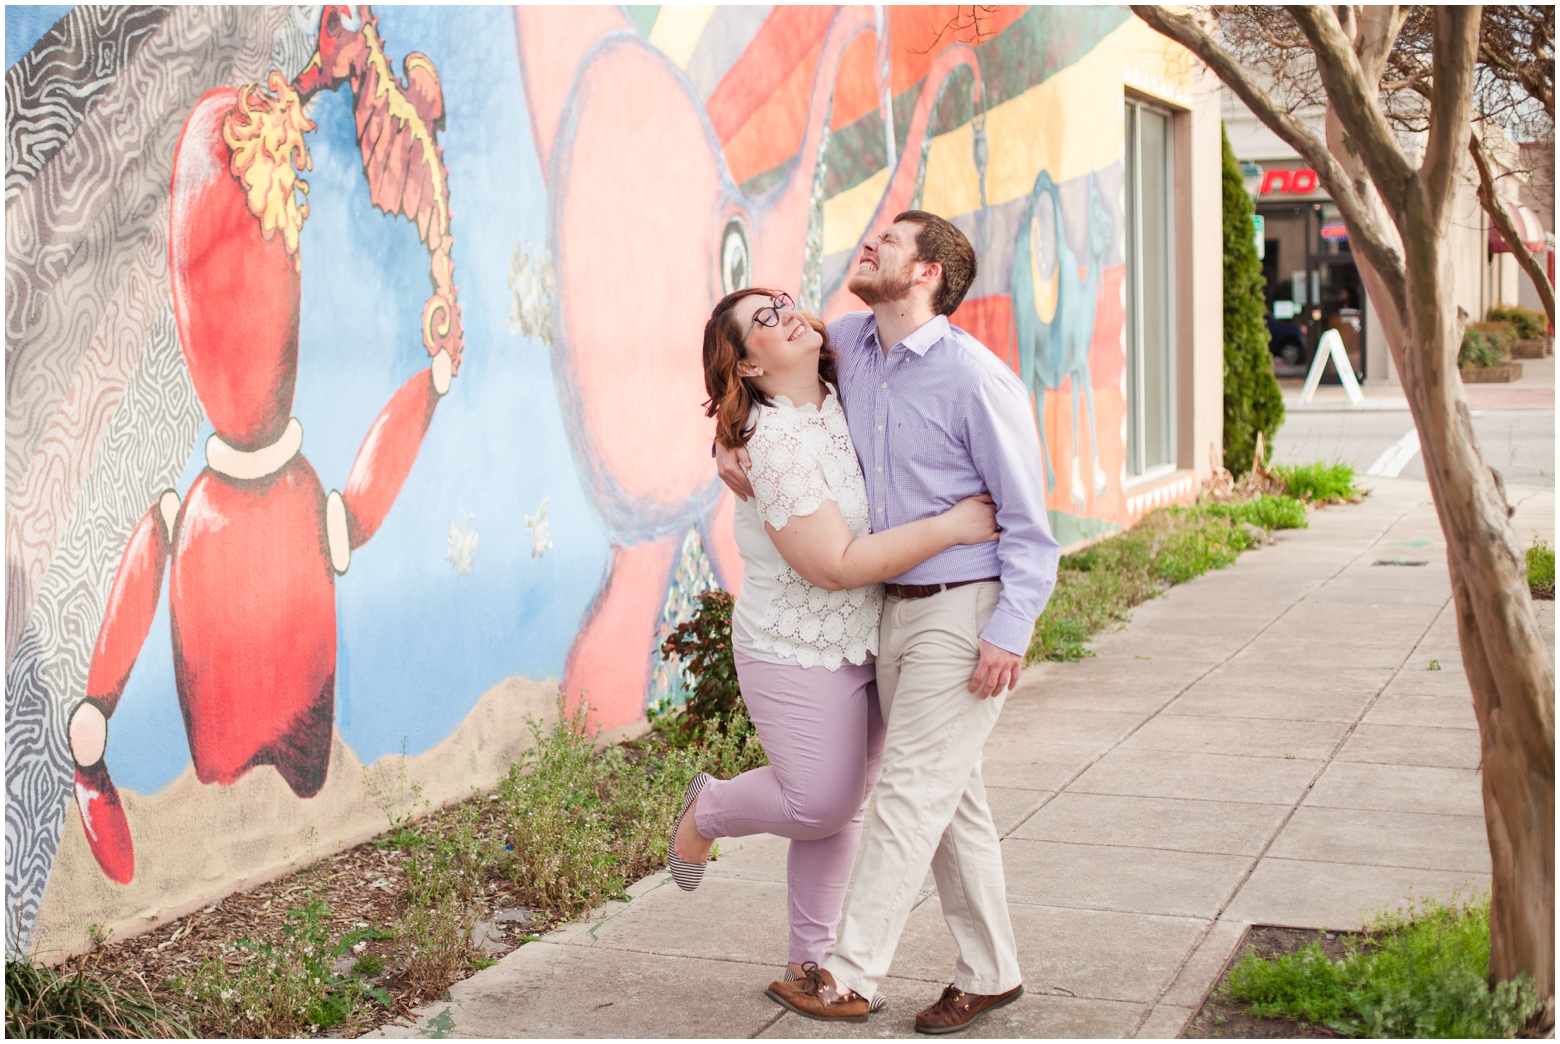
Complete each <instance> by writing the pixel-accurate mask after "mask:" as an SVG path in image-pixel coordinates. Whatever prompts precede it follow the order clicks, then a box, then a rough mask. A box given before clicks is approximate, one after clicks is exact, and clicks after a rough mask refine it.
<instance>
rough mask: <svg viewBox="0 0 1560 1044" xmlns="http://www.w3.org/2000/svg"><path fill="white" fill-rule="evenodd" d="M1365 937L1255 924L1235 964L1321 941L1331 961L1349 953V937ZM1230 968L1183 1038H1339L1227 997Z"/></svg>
mask: <svg viewBox="0 0 1560 1044" xmlns="http://www.w3.org/2000/svg"><path fill="white" fill-rule="evenodd" d="M1351 938H1352V939H1355V940H1358V939H1361V938H1363V936H1360V935H1351V934H1349V933H1347V932H1318V931H1312V930H1310V929H1306V928H1278V927H1275V926H1273V925H1268V924H1258V925H1253V926H1252V927H1251V930H1250V931H1248V932H1247V933H1246V938H1245V939H1244V940H1243V941H1242V942H1241V944H1240V951H1239V952H1238V953H1236V954H1235V956H1234V957H1233V958H1231V960H1230V966H1231V967H1233V966H1234V965H1235V964H1236V963H1237V962H1238V961H1239V960H1240V958H1241V957H1242V956H1243V955H1244V954H1245V952H1246V951H1247V950H1256V951H1257V956H1258V957H1282V956H1284V955H1285V954H1290V953H1294V952H1295V951H1296V950H1298V949H1300V948H1301V947H1302V946H1304V945H1305V944H1306V943H1310V942H1315V943H1319V944H1320V945H1321V947H1322V952H1323V953H1325V954H1326V955H1327V956H1328V958H1329V959H1331V960H1335V961H1336V960H1341V959H1342V958H1343V956H1344V954H1345V952H1346V950H1345V948H1344V940H1345V939H1351ZM1228 978H1229V969H1228V968H1226V969H1225V971H1224V974H1222V975H1220V976H1219V981H1218V982H1216V983H1214V985H1213V989H1211V990H1209V991H1208V999H1207V1000H1206V1001H1204V1002H1203V1006H1202V1009H1201V1010H1200V1011H1198V1012H1197V1015H1196V1017H1194V1018H1193V1019H1192V1021H1191V1022H1190V1023H1189V1024H1188V1025H1187V1027H1186V1030H1185V1032H1184V1033H1182V1034H1181V1036H1183V1037H1200V1038H1212V1037H1244V1038H1260V1039H1264V1040H1272V1039H1277V1038H1292V1037H1337V1036H1339V1034H1337V1033H1335V1032H1333V1031H1332V1030H1330V1029H1328V1028H1327V1027H1326V1026H1320V1025H1317V1024H1316V1023H1314V1022H1297V1021H1295V1020H1293V1019H1258V1018H1254V1017H1253V1016H1251V1015H1250V1014H1248V1013H1247V1011H1246V1006H1245V1005H1244V1004H1241V1003H1240V1002H1239V1001H1235V1000H1228V999H1225V997H1226V994H1225V992H1224V984H1225V981H1226V980H1227V979H1228Z"/></svg>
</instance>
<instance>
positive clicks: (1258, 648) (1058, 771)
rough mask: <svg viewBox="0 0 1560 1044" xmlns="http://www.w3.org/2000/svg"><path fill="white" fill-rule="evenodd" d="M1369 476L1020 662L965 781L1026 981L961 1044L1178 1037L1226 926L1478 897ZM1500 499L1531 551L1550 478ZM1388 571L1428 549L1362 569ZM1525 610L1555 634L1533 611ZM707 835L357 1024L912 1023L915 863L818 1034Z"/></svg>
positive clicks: (772, 913)
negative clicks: (1230, 554) (876, 944)
mask: <svg viewBox="0 0 1560 1044" xmlns="http://www.w3.org/2000/svg"><path fill="white" fill-rule="evenodd" d="M1372 481H1374V483H1375V487H1376V488H1375V492H1374V494H1373V495H1371V496H1370V497H1368V498H1366V500H1365V501H1364V502H1363V503H1362V504H1359V505H1357V506H1351V507H1335V508H1328V509H1326V510H1324V511H1319V512H1316V513H1314V514H1313V515H1312V516H1311V525H1310V528H1309V529H1307V530H1303V531H1298V532H1290V533H1282V534H1280V535H1279V538H1278V541H1277V543H1276V544H1274V545H1273V546H1271V547H1268V548H1264V549H1262V550H1259V551H1254V552H1250V553H1248V554H1246V555H1244V556H1242V558H1241V559H1240V561H1239V562H1238V563H1237V564H1236V565H1234V566H1232V567H1230V568H1228V569H1224V570H1220V571H1217V572H1214V573H1211V574H1208V575H1206V576H1204V577H1201V578H1199V579H1197V580H1195V581H1193V582H1191V583H1189V584H1184V585H1182V586H1180V587H1177V588H1175V589H1173V590H1172V591H1171V592H1169V594H1168V595H1166V596H1165V597H1163V598H1160V599H1155V600H1153V601H1150V602H1148V603H1147V604H1145V605H1143V606H1140V607H1139V608H1138V609H1137V610H1136V611H1135V613H1134V617H1133V620H1132V622H1131V623H1130V624H1129V625H1128V626H1127V627H1126V628H1124V629H1123V630H1121V631H1119V632H1116V633H1114V634H1110V635H1106V636H1103V637H1102V638H1100V639H1099V640H1098V641H1096V642H1094V643H1093V647H1094V648H1095V650H1096V651H1097V653H1098V656H1097V658H1095V659H1090V660H1086V661H1084V662H1082V663H1076V664H1051V663H1048V664H1040V665H1037V666H1035V667H1033V668H1031V669H1030V670H1029V671H1027V672H1026V673H1025V675H1024V680H1023V682H1022V684H1021V685H1020V687H1019V689H1018V690H1017V691H1016V692H1014V693H1013V694H1012V695H1011V696H1010V698H1009V701H1008V705H1007V707H1006V709H1005V711H1004V713H1003V715H1002V719H1001V721H1000V722H999V724H998V726H997V728H996V731H995V732H994V733H993V735H992V737H991V740H990V742H989V743H988V744H987V747H986V756H985V778H986V783H987V786H988V788H989V793H990V799H991V806H992V809H993V811H994V813H995V815H996V818H997V825H998V828H999V829H1000V830H1001V831H1002V833H1003V835H1004V842H1003V853H1004V859H1005V862H1006V868H1007V881H1008V897H1009V902H1010V906H1011V909H1012V917H1013V926H1014V929H1015V931H1016V933H1017V936H1018V944H1019V957H1020V961H1021V962H1022V964H1023V968H1024V979H1025V986H1026V992H1025V996H1024V997H1023V998H1022V999H1020V1000H1019V1001H1018V1002H1017V1003H1015V1004H1012V1005H1010V1006H1008V1007H1007V1008H1004V1009H1002V1010H1001V1011H999V1012H996V1013H993V1014H992V1015H990V1016H987V1017H986V1018H985V1019H983V1020H982V1021H981V1022H979V1023H977V1025H976V1026H975V1027H973V1028H972V1030H971V1031H970V1033H971V1034H972V1035H976V1036H990V1037H1101V1036H1102V1037H1130V1036H1141V1037H1170V1036H1175V1035H1176V1034H1178V1033H1179V1032H1180V1031H1181V1029H1182V1028H1183V1027H1184V1026H1185V1025H1186V1023H1187V1021H1188V1020H1189V1019H1190V1018H1191V1017H1192V1015H1193V1014H1194V1013H1195V1011H1196V1009H1197V1006H1198V1005H1200V1004H1201V1002H1202V999H1203V997H1204V996H1205V994H1206V992H1207V990H1208V988H1209V987H1210V986H1211V985H1212V983H1213V982H1214V980H1215V979H1216V978H1217V976H1218V975H1219V974H1220V972H1221V970H1222V968H1223V967H1224V965H1225V963H1226V961H1227V960H1228V959H1229V957H1230V956H1231V954H1232V953H1233V952H1234V950H1235V948H1236V946H1237V945H1238V943H1239V941H1240V939H1241V937H1242V935H1243V933H1244V931H1245V929H1246V926H1247V924H1249V923H1266V924H1283V925H1292V926H1302V927H1324V926H1325V927H1329V928H1350V927H1357V926H1358V925H1360V924H1361V922H1362V920H1363V919H1368V917H1369V915H1370V914H1371V913H1372V912H1373V911H1375V910H1377V909H1379V908H1381V907H1384V906H1395V905H1398V904H1400V903H1401V902H1402V901H1403V900H1404V899H1405V898H1406V897H1408V896H1410V895H1413V896H1426V895H1440V896H1449V895H1450V894H1452V893H1453V892H1456V891H1461V892H1462V893H1463V894H1467V893H1469V892H1470V891H1472V890H1475V889H1480V888H1483V887H1486V886H1487V884H1488V881H1489V853H1488V849H1487V846H1486V840H1485V832H1484V821H1483V813H1482V806H1481V801H1480V795H1479V773H1478V764H1479V742H1478V733H1477V731H1476V727H1475V722H1474V718H1473V712H1472V708H1471V706H1470V703H1469V695H1468V686H1467V682H1466V680H1465V679H1464V677H1463V673H1462V666H1461V661H1460V657H1459V652H1458V645H1457V634H1456V628H1455V624H1454V621H1453V617H1452V613H1451V609H1450V605H1449V603H1450V597H1451V591H1450V584H1449V582H1448V579H1447V573H1446V564H1445V561H1446V559H1445V548H1444V544H1443V543H1442V540H1441V533H1440V528H1439V526H1438V525H1437V523H1436V518H1435V513H1434V508H1433V507H1432V506H1431V504H1430V502H1429V495H1428V489H1427V487H1426V486H1425V484H1424V483H1422V482H1414V481H1405V480H1390V479H1388V480H1372ZM1510 495H1511V497H1512V501H1513V503H1515V504H1516V505H1517V514H1516V516H1515V517H1514V520H1513V521H1514V523H1515V524H1516V526H1517V531H1518V535H1519V538H1520V539H1521V541H1522V543H1523V545H1524V546H1526V545H1527V544H1528V543H1529V542H1531V540H1532V538H1533V537H1534V536H1535V535H1536V536H1541V537H1543V538H1544V539H1546V540H1549V541H1551V542H1553V540H1554V494H1553V492H1552V491H1522V490H1515V489H1513V490H1511V491H1510ZM1399 561H1402V562H1404V563H1421V562H1423V563H1426V564H1423V565H1418V564H1390V565H1387V564H1376V563H1386V562H1393V563H1396V562H1399ZM1536 604H1537V605H1538V607H1539V611H1540V614H1541V620H1542V622H1543V626H1544V629H1545V633H1546V635H1547V636H1548V638H1549V641H1550V643H1551V647H1552V646H1553V641H1554V603H1553V602H1541V603H1536ZM1433 663H1438V664H1439V666H1440V668H1441V669H1440V670H1435V669H1433V668H1432V664H1433ZM721 852H722V854H721V857H720V859H719V860H718V861H717V862H715V863H713V864H712V865H711V867H710V870H709V872H708V874H707V875H706V878H705V882H704V884H703V886H702V887H701V888H700V889H699V891H697V892H696V893H694V894H692V895H687V894H684V893H682V892H680V891H678V889H677V888H676V887H674V886H672V884H671V882H670V879H669V878H668V876H667V875H666V874H664V873H663V874H657V875H655V876H653V877H650V878H647V879H645V880H643V881H641V882H639V883H638V884H636V885H635V886H633V887H632V888H631V889H629V894H630V896H631V899H630V901H629V902H626V903H612V904H609V905H608V907H607V908H605V909H604V910H602V911H598V912H597V914H596V915H595V916H594V917H593V918H592V919H590V920H589V921H586V922H582V923H577V924H573V925H570V926H568V927H566V928H563V929H561V930H559V931H557V932H554V933H552V934H551V935H548V936H547V937H545V938H544V939H542V940H541V941H539V942H535V943H531V944H529V945H526V946H524V947H522V948H520V949H519V950H516V951H514V952H513V953H511V954H509V955H508V956H506V957H505V958H504V959H503V960H501V961H500V962H499V963H498V964H496V965H494V966H493V967H491V968H488V969H486V970H484V971H481V972H478V973H477V974H476V975H474V976H472V977H471V978H469V979H467V980H465V981H463V982H460V983H457V984H456V985H455V986H454V987H453V988H452V989H451V991H450V999H449V1000H447V1001H444V1002H440V1003H436V1004H433V1005H431V1006H429V1007H428V1008H426V1009H424V1010H423V1011H422V1012H421V1013H420V1019H419V1021H418V1023H417V1025H415V1026H411V1027H394V1026H392V1027H386V1028H385V1032H384V1035H386V1036H418V1035H420V1036H495V1037H579V1036H585V1037H609V1036H633V1037H666V1036H673V1037H681V1036H689V1037H694V1036H714V1037H749V1036H764V1037H792V1036H795V1037H803V1036H806V1037H816V1036H842V1037H843V1036H851V1037H901V1036H910V1035H912V1020H913V1018H914V1015H915V1012H916V1011H917V1010H919V1009H920V1008H922V1007H925V1006H926V1005H928V1004H930V1003H931V1002H933V1001H935V1000H936V999H937V996H938V994H939V992H940V991H941V989H942V987H943V985H944V984H945V983H947V982H948V981H949V978H950V976H951V975H952V970H953V964H954V956H955V955H954V949H953V941H952V938H951V936H950V935H949V933H948V930H947V928H946V927H945V926H944V924H943V921H942V915H941V911H940V909H939V907H938V903H937V901H936V897H935V892H934V891H933V889H932V886H931V882H930V879H928V882H927V886H926V890H925V893H924V895H923V898H922V899H921V901H920V903H919V905H918V906H917V907H916V909H915V911H914V912H913V913H912V915H911V917H910V921H909V925H908V927H907V929H906V931H905V934H904V937H903V939H902V940H901V942H900V945H899V949H898V951H897V954H896V957H895V961H894V966H893V969H892V972H891V975H890V978H889V979H888V980H887V981H886V982H885V984H884V986H883V992H884V993H885V994H887V995H888V997H889V1007H888V1008H887V1010H885V1011H884V1012H882V1013H880V1014H878V1015H874V1016H873V1017H872V1019H871V1021H870V1022H868V1023H866V1024H855V1025H849V1026H838V1025H830V1024H823V1023H818V1022H811V1021H808V1020H805V1019H801V1018H798V1017H796V1016H794V1015H790V1014H786V1013H784V1012H782V1011H781V1010H780V1009H779V1008H777V1007H776V1006H775V1005H774V1004H773V1003H772V1002H770V1001H769V1000H768V999H766V998H765V996H764V993H763V990H764V986H765V985H766V984H767V983H768V982H769V981H770V980H771V979H774V978H778V977H779V976H780V974H781V971H782V968H783V962H784V960H785V941H786V925H785V842H784V841H782V840H780V839H778V838H772V837H767V836H765V837H758V838H749V839H746V840H744V841H726V842H722V844H721Z"/></svg>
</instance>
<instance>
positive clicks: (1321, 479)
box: [1273, 461, 1360, 504]
mask: <svg viewBox="0 0 1560 1044" xmlns="http://www.w3.org/2000/svg"><path fill="white" fill-rule="evenodd" d="M1273 474H1275V475H1277V476H1278V477H1279V478H1281V479H1283V481H1284V487H1285V492H1286V493H1288V494H1289V495H1290V496H1291V497H1293V498H1294V499H1296V500H1299V501H1303V502H1304V503H1307V504H1338V503H1352V502H1353V501H1356V500H1358V499H1359V498H1360V491H1359V488H1358V487H1357V486H1356V485H1355V484H1354V477H1355V476H1354V469H1353V468H1352V467H1350V466H1349V465H1348V464H1345V463H1343V462H1342V461H1338V462H1335V463H1332V464H1323V463H1321V462H1319V461H1318V462H1317V463H1314V464H1280V465H1278V466H1277V467H1275V468H1274V469H1273Z"/></svg>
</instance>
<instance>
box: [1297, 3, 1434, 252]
mask: <svg viewBox="0 0 1560 1044" xmlns="http://www.w3.org/2000/svg"><path fill="white" fill-rule="evenodd" d="M1288 11H1289V16H1290V17H1291V18H1293V19H1294V20H1295V24H1297V25H1299V26H1300V31H1301V32H1303V33H1304V34H1305V36H1306V39H1308V40H1310V41H1311V48H1312V50H1314V51H1315V52H1316V71H1317V73H1318V74H1320V76H1321V78H1322V86H1323V87H1324V88H1326V90H1327V104H1328V105H1330V106H1331V107H1332V109H1333V111H1334V112H1336V113H1337V114H1338V120H1339V122H1340V123H1342V124H1343V127H1344V129H1345V130H1346V131H1347V132H1348V134H1349V137H1350V138H1353V139H1354V144H1355V146H1356V147H1357V154H1358V155H1359V157H1360V161H1361V162H1362V163H1364V164H1365V168H1366V169H1367V170H1369V171H1370V177H1371V180H1372V181H1374V182H1375V183H1376V190H1377V191H1378V192H1380V193H1381V195H1382V198H1383V199H1385V200H1386V201H1387V206H1388V208H1389V209H1390V210H1391V211H1393V219H1394V220H1399V221H1400V220H1402V218H1401V215H1402V214H1403V213H1404V211H1405V209H1406V206H1407V202H1408V192H1409V191H1410V186H1411V185H1412V183H1413V180H1414V168H1413V167H1412V166H1410V165H1409V162H1408V157H1407V156H1405V155H1403V149H1402V147H1401V146H1400V145H1399V144H1398V140H1397V136H1396V135H1394V134H1393V133H1392V128H1391V127H1390V126H1388V125H1387V119H1386V117H1385V116H1383V115H1382V113H1381V107H1380V105H1379V104H1378V103H1377V88H1376V84H1375V82H1374V81H1371V80H1368V79H1367V78H1366V76H1365V70H1364V69H1363V68H1361V67H1360V61H1359V57H1358V56H1357V55H1356V54H1355V53H1354V48H1353V47H1352V46H1351V45H1350V43H1349V39H1348V37H1346V36H1344V34H1343V27H1342V26H1341V25H1339V24H1338V18H1337V16H1336V15H1334V14H1333V12H1332V9H1331V8H1328V7H1291V8H1288ZM1399 231H1402V230H1401V229H1400V230H1399Z"/></svg>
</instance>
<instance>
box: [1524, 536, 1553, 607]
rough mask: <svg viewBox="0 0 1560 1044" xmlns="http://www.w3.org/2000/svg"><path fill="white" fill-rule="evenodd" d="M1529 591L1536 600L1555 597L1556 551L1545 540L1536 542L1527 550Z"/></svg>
mask: <svg viewBox="0 0 1560 1044" xmlns="http://www.w3.org/2000/svg"><path fill="white" fill-rule="evenodd" d="M1527 578H1528V589H1529V590H1530V591H1532V592H1533V597H1534V598H1553V597H1554V596H1555V549H1554V548H1552V547H1550V546H1549V543H1548V542H1547V541H1544V540H1534V541H1533V546H1532V547H1530V548H1528V549H1527Z"/></svg>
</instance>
